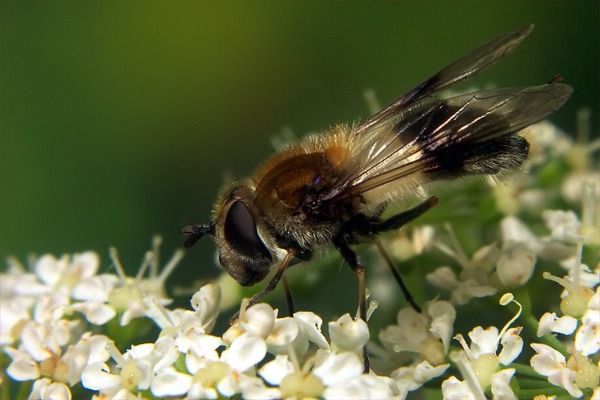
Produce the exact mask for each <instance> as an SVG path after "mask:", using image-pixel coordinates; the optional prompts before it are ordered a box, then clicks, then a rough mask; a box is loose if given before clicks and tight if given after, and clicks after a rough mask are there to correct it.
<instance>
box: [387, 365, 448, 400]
mask: <svg viewBox="0 0 600 400" xmlns="http://www.w3.org/2000/svg"><path fill="white" fill-rule="evenodd" d="M449 366H450V364H442V365H437V366H435V367H434V366H432V365H431V364H429V363H428V362H427V361H421V362H419V363H416V364H413V365H411V366H408V367H400V368H397V369H396V370H394V371H393V372H392V373H391V375H390V377H391V378H392V379H393V380H394V385H395V387H396V388H397V391H406V392H409V391H413V390H417V389H418V388H420V387H421V386H423V385H424V384H425V383H426V382H428V381H430V380H432V379H433V378H437V377H438V376H441V375H442V374H443V373H444V372H446V370H447V369H448V367H449Z"/></svg>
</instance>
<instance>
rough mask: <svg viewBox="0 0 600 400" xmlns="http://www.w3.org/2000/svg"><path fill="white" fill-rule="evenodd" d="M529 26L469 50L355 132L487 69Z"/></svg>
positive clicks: (515, 45) (379, 122) (520, 38)
mask: <svg viewBox="0 0 600 400" xmlns="http://www.w3.org/2000/svg"><path fill="white" fill-rule="evenodd" d="M532 29H533V25H528V26H526V27H524V28H521V29H519V30H516V31H514V32H510V33H507V34H504V35H502V36H499V37H497V38H495V39H492V40H490V41H489V42H487V43H485V44H484V45H482V46H480V47H478V48H477V49H475V50H473V51H471V52H470V53H469V54H467V55H466V56H464V57H462V58H460V59H458V60H456V61H454V62H453V63H451V64H449V65H447V66H446V67H444V68H443V69H442V70H440V71H439V72H438V73H436V74H435V75H433V76H432V77H430V78H429V79H427V80H426V81H424V82H423V83H421V84H420V85H419V86H417V87H416V88H414V89H412V90H411V91H409V92H408V93H406V94H405V95H404V96H402V97H400V98H399V99H397V100H396V101H394V102H393V103H392V104H390V105H389V106H387V107H386V108H384V109H383V110H381V111H379V112H378V113H377V114H375V115H373V116H372V117H371V118H369V119H368V120H366V121H365V122H364V123H363V124H362V125H361V126H360V127H359V128H358V129H357V131H359V132H360V131H366V130H368V129H372V128H373V126H374V125H378V124H381V123H385V121H386V120H387V119H388V118H390V116H392V115H394V114H396V113H397V112H398V110H399V109H401V108H404V107H406V106H407V105H409V104H411V103H413V102H415V101H418V100H419V99H422V98H424V97H427V96H430V95H432V94H434V93H436V92H439V91H440V90H443V89H445V88H447V87H449V86H451V85H453V84H455V83H457V82H460V81H463V80H465V79H467V78H469V77H471V76H473V75H475V74H476V73H477V72H479V71H481V70H482V69H484V68H486V67H488V66H490V65H491V64H493V63H495V62H496V61H498V60H499V59H500V58H502V57H504V56H505V55H507V54H509V53H510V52H512V51H513V50H514V49H515V48H516V47H517V46H518V45H519V44H520V43H521V41H522V40H523V39H525V37H527V35H529V33H530V32H531V31H532Z"/></svg>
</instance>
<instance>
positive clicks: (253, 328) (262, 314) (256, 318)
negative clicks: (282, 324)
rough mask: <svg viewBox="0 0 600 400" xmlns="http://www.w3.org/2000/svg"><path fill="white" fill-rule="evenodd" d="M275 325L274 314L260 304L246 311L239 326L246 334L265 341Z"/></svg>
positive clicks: (266, 306) (271, 310) (264, 305)
mask: <svg viewBox="0 0 600 400" xmlns="http://www.w3.org/2000/svg"><path fill="white" fill-rule="evenodd" d="M274 325H275V312H274V311H273V308H272V307H271V306H270V305H268V304H266V303H260V304H256V305H255V306H252V307H250V308H248V309H247V310H246V316H245V318H244V320H243V321H241V320H240V326H241V327H242V328H243V329H244V330H245V331H246V332H248V333H251V334H253V335H254V336H258V337H261V338H263V339H266V338H267V336H269V333H271V330H273V326H274Z"/></svg>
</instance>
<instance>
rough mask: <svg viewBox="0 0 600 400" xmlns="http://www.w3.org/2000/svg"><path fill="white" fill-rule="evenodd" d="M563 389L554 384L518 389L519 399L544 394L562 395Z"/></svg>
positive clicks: (563, 393)
mask: <svg viewBox="0 0 600 400" xmlns="http://www.w3.org/2000/svg"><path fill="white" fill-rule="evenodd" d="M565 393H566V392H565V389H563V388H559V387H556V386H550V387H546V388H539V389H525V390H519V399H533V398H534V397H535V396H537V395H540V394H545V395H547V396H564V395H565Z"/></svg>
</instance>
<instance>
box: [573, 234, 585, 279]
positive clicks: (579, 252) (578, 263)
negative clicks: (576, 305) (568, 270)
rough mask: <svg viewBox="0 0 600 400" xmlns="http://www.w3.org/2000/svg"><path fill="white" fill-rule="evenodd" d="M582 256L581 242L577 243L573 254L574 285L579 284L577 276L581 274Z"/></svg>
mask: <svg viewBox="0 0 600 400" xmlns="http://www.w3.org/2000/svg"><path fill="white" fill-rule="evenodd" d="M582 257H583V243H582V242H579V243H577V252H576V256H575V260H574V261H573V274H572V275H573V284H574V285H575V286H577V287H578V286H580V285H579V277H580V275H581V258H582Z"/></svg>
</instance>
